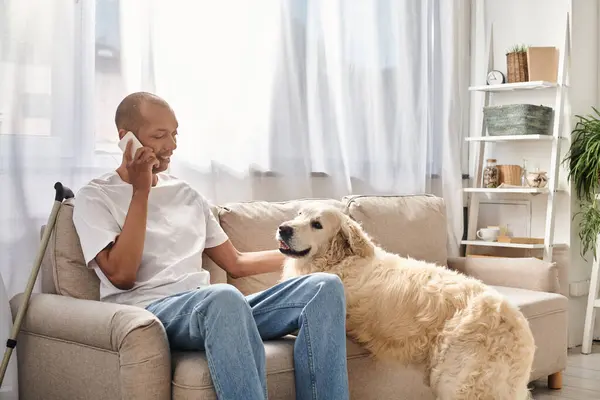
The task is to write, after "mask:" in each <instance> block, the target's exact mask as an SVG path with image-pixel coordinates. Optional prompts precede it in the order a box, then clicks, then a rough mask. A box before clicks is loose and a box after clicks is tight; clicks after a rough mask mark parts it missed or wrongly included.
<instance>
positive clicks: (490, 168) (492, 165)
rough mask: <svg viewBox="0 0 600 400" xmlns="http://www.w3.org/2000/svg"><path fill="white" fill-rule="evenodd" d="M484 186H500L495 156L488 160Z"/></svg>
mask: <svg viewBox="0 0 600 400" xmlns="http://www.w3.org/2000/svg"><path fill="white" fill-rule="evenodd" d="M483 187H484V188H488V189H489V188H496V187H498V167H497V165H496V159H495V158H488V159H487V160H486V164H485V168H484V170H483Z"/></svg>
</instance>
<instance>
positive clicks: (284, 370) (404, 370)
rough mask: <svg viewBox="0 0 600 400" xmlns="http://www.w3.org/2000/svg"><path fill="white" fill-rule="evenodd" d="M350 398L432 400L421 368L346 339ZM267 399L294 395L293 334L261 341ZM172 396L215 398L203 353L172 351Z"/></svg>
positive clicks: (293, 396) (364, 399)
mask: <svg viewBox="0 0 600 400" xmlns="http://www.w3.org/2000/svg"><path fill="white" fill-rule="evenodd" d="M346 347H347V350H346V352H347V357H348V375H349V380H350V397H351V398H356V399H363V400H376V399H377V400H378V399H390V398H406V399H433V395H432V393H431V390H430V389H429V388H428V387H426V386H425V385H424V384H423V368H422V367H404V366H398V365H397V364H395V363H382V362H376V361H374V360H373V359H372V358H371V357H370V355H369V354H368V352H367V351H366V350H364V348H362V347H360V346H358V345H357V344H355V343H354V342H352V341H350V340H348V341H347V345H346ZM265 355H266V360H267V368H266V369H267V386H268V391H269V399H281V400H283V399H293V398H295V378H294V337H293V336H286V337H284V338H282V339H278V340H270V341H267V342H265ZM172 361H173V362H172V368H173V399H177V400H179V399H198V398H202V399H213V398H214V399H216V396H215V394H214V389H213V386H212V380H211V378H210V371H209V369H208V363H207V360H206V354H205V353H204V352H173V358H172Z"/></svg>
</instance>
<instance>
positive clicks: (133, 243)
mask: <svg viewBox="0 0 600 400" xmlns="http://www.w3.org/2000/svg"><path fill="white" fill-rule="evenodd" d="M148 194H149V192H148V191H143V190H142V191H136V192H134V193H133V196H132V198H131V203H130V204H129V210H128V211H127V216H126V217H125V223H124V224H123V230H122V231H121V234H120V235H119V236H117V238H116V240H115V243H114V244H111V245H109V246H108V247H106V248H105V249H104V250H102V251H101V252H100V253H98V255H97V256H96V263H97V264H98V266H99V267H100V269H101V270H102V272H104V275H106V277H107V278H108V280H110V282H111V283H112V284H113V285H115V287H117V288H118V289H121V290H129V289H131V288H132V287H133V285H134V284H135V279H136V276H137V271H138V269H139V267H140V264H141V262H142V254H143V250H144V240H145V238H146V220H147V218H148Z"/></svg>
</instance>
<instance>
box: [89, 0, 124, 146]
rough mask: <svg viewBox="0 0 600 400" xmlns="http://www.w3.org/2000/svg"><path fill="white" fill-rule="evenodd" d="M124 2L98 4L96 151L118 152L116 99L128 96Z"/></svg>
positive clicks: (99, 1)
mask: <svg viewBox="0 0 600 400" xmlns="http://www.w3.org/2000/svg"><path fill="white" fill-rule="evenodd" d="M120 2H121V0H96V1H95V7H96V13H95V14H96V18H95V29H94V32H95V46H94V47H95V48H94V61H95V70H94V87H95V93H94V104H95V113H96V115H95V133H96V134H95V144H96V149H99V150H106V151H111V150H112V151H116V149H117V148H116V146H115V144H116V143H117V142H118V136H117V133H116V128H115V125H114V114H113V113H114V110H115V109H116V106H117V104H115V101H118V100H116V99H119V98H121V97H122V96H121V94H124V93H125V85H124V81H123V74H122V62H121V61H122V54H121V50H122V44H121V43H122V40H121V39H122V36H121V8H120V7H121V4H120Z"/></svg>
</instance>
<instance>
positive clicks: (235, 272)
mask: <svg viewBox="0 0 600 400" xmlns="http://www.w3.org/2000/svg"><path fill="white" fill-rule="evenodd" d="M204 252H205V253H206V255H207V256H209V257H210V259H211V260H213V261H214V262H215V263H216V264H217V265H218V266H219V267H221V268H222V269H224V270H225V271H227V272H228V273H229V275H231V276H233V277H234V278H242V277H245V276H250V275H257V274H264V273H267V272H276V271H279V270H281V268H282V267H283V261H284V256H283V254H281V252H279V250H266V251H253V252H243V253H242V252H240V251H238V250H237V249H236V248H235V247H234V246H233V243H231V241H230V240H226V241H225V242H224V243H223V244H220V245H218V246H215V247H211V248H207V249H205V250H204Z"/></svg>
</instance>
